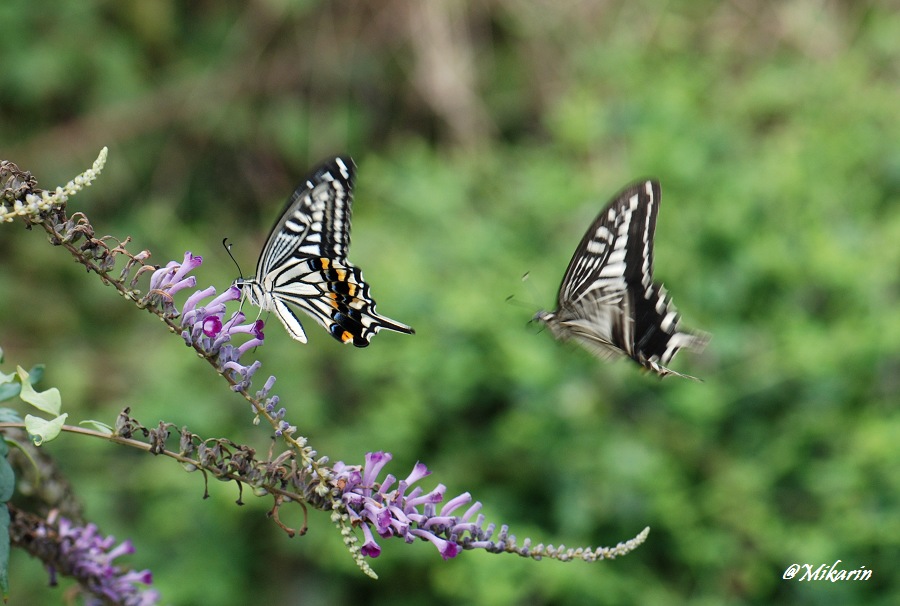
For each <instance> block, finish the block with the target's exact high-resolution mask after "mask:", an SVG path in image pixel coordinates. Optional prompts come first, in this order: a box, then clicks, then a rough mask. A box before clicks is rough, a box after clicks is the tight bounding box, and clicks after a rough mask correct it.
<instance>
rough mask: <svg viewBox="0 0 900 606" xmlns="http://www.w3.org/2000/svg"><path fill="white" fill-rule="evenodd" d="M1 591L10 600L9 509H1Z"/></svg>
mask: <svg viewBox="0 0 900 606" xmlns="http://www.w3.org/2000/svg"><path fill="white" fill-rule="evenodd" d="M0 591H2V592H3V601H4V602H6V600H7V599H8V598H9V509H7V508H6V507H0Z"/></svg>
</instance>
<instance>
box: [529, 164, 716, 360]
mask: <svg viewBox="0 0 900 606" xmlns="http://www.w3.org/2000/svg"><path fill="white" fill-rule="evenodd" d="M659 200H660V188H659V183H658V182H656V181H642V182H639V183H635V184H633V185H630V186H629V187H626V188H625V189H624V190H623V191H621V192H620V193H619V194H618V195H616V196H615V198H613V200H612V201H611V202H610V203H609V204H608V205H607V206H606V208H604V209H603V211H602V212H601V213H600V214H599V215H598V216H597V218H596V219H595V220H594V222H593V224H592V225H591V227H590V228H589V229H588V231H587V233H585V235H584V237H583V238H582V239H581V242H580V243H579V245H578V248H577V249H576V250H575V254H574V256H573V257H572V260H571V261H570V262H569V267H568V268H567V269H566V274H565V276H564V277H563V281H562V284H561V285H560V289H559V296H558V300H557V309H556V311H554V312H552V313H548V312H544V311H540V312H538V313H537V315H536V316H535V318H536V319H537V320H540V321H542V322H544V323H545V324H547V326H549V327H550V329H551V331H552V332H553V334H554V335H555V336H556V337H557V338H559V339H574V340H576V341H578V342H579V343H581V344H582V345H584V346H585V347H586V348H587V349H589V350H590V351H592V352H593V353H595V354H596V355H598V356H600V357H601V358H612V357H616V356H619V355H625V356H628V357H630V358H631V359H633V360H634V361H636V362H637V363H638V364H640V365H641V366H643V367H644V368H646V369H648V370H651V371H653V372H655V373H656V374H658V375H660V376H665V375H667V374H675V375H678V374H679V373H676V372H674V371H672V370H669V369H668V368H666V367H665V365H666V364H668V363H669V361H671V359H672V358H673V357H674V356H675V354H676V353H677V352H678V350H679V349H682V348H688V349H694V350H697V351H700V350H702V349H703V347H704V346H705V345H706V342H707V341H708V339H709V337H708V335H705V334H700V333H691V332H684V331H680V330H679V329H678V323H679V315H678V312H677V311H676V310H675V307H674V306H673V305H672V301H671V298H670V297H669V296H668V295H667V294H666V290H665V289H664V288H663V286H662V285H661V284H656V283H654V282H653V237H654V234H655V232H656V216H657V213H658V212H659ZM680 376H685V375H680Z"/></svg>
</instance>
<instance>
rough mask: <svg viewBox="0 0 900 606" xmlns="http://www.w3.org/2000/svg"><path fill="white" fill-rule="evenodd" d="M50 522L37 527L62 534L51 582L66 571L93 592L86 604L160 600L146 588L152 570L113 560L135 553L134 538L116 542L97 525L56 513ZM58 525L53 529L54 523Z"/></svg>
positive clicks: (144, 604) (145, 604)
mask: <svg viewBox="0 0 900 606" xmlns="http://www.w3.org/2000/svg"><path fill="white" fill-rule="evenodd" d="M47 522H48V525H47V526H41V527H39V528H38V529H37V533H38V534H39V535H43V536H45V537H52V536H53V534H54V533H55V534H56V535H57V537H58V545H59V555H58V558H56V562H55V563H54V565H52V566H48V569H49V572H50V584H51V585H55V584H56V574H57V573H62V574H65V575H67V576H71V577H73V578H75V579H76V580H77V581H78V583H79V584H80V585H81V586H82V587H83V588H84V589H85V590H86V591H87V592H90V594H91V595H90V596H88V597H87V598H86V600H85V604H89V605H92V606H93V605H97V606H99V605H101V604H127V605H128V606H149V605H151V604H156V603H157V602H158V601H159V592H158V591H156V590H152V589H142V588H141V587H140V586H141V585H150V584H151V583H152V582H153V575H152V574H151V573H150V571H149V570H142V571H132V570H128V569H126V568H123V567H121V566H117V565H115V564H114V563H113V560H115V559H116V558H118V557H119V556H122V555H127V554H131V553H134V546H133V545H132V543H131V541H123V542H122V543H119V544H118V545H116V544H115V543H116V539H115V537H113V536H103V535H102V534H100V533H99V532H98V530H97V526H96V525H94V524H88V525H87V526H76V525H74V524H72V523H71V522H70V521H69V520H67V519H66V518H64V517H61V516H57V512H55V511H54V512H52V513H51V514H50V515H49V516H48V518H47ZM54 525H55V526H56V528H53V526H54Z"/></svg>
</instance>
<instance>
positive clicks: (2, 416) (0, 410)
mask: <svg viewBox="0 0 900 606" xmlns="http://www.w3.org/2000/svg"><path fill="white" fill-rule="evenodd" d="M21 422H22V415H20V414H19V411H18V410H15V409H13V408H5V407H0V423H21Z"/></svg>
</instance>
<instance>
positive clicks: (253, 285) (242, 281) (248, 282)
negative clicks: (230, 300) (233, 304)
mask: <svg viewBox="0 0 900 606" xmlns="http://www.w3.org/2000/svg"><path fill="white" fill-rule="evenodd" d="M231 285H232V286H236V287H237V288H238V290H240V291H241V299H244V298H246V299H247V301H249V302H250V304H251V305H255V306H256V307H260V308H262V309H268V308H267V307H266V306H265V305H264V303H265V293H264V292H263V290H262V288H261V287H260V285H259V282H257V281H256V278H235V280H234V282H232V283H231Z"/></svg>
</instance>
